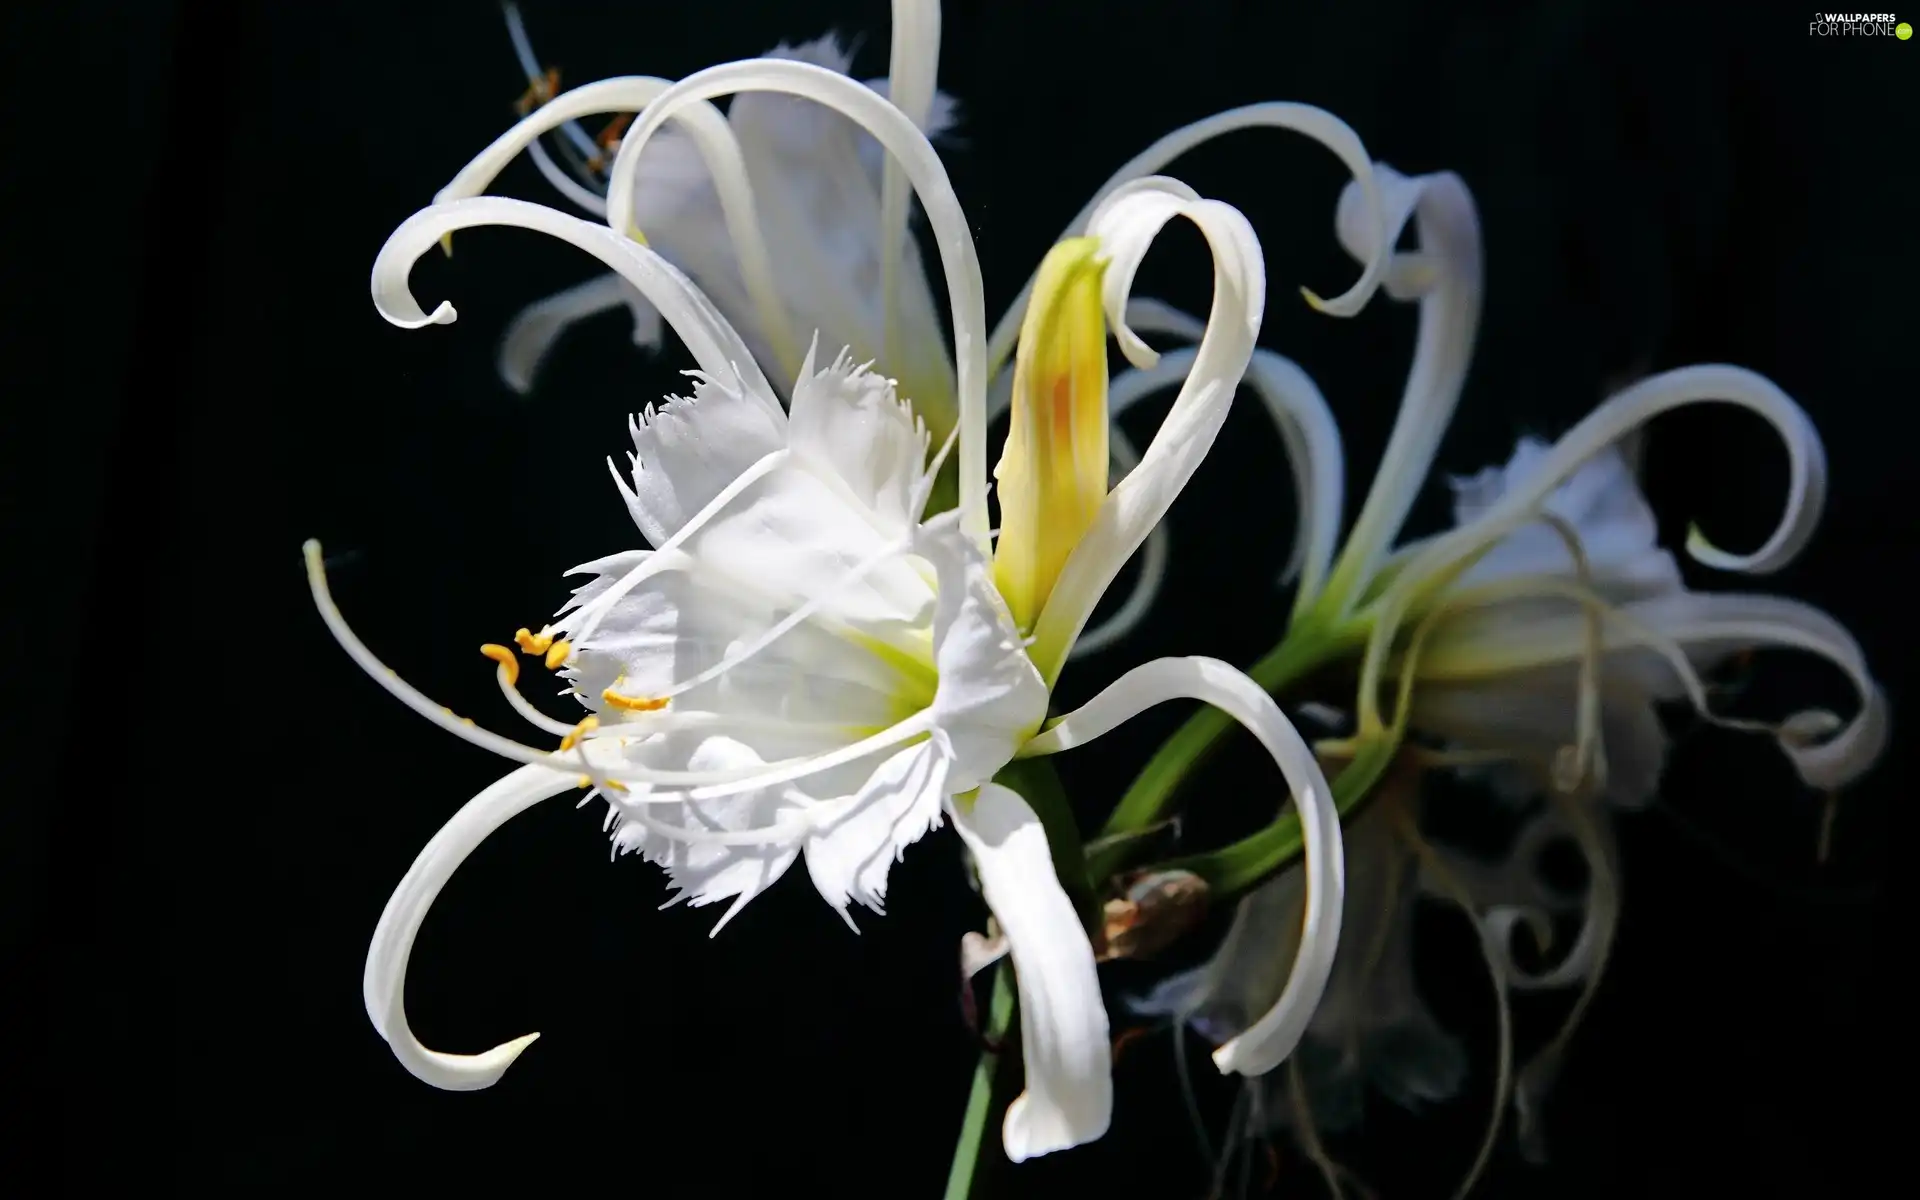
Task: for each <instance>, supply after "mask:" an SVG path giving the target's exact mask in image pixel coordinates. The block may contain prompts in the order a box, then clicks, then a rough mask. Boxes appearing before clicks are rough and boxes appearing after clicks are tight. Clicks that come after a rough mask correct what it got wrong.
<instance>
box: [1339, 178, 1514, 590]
mask: <svg viewBox="0 0 1920 1200" xmlns="http://www.w3.org/2000/svg"><path fill="white" fill-rule="evenodd" d="M1375 172H1376V175H1377V177H1378V180H1379V189H1380V195H1381V197H1382V204H1383V205H1384V212H1385V217H1386V219H1385V221H1384V222H1375V221H1373V220H1370V219H1367V217H1366V216H1365V215H1363V213H1364V214H1370V213H1371V212H1372V211H1373V209H1372V206H1371V202H1370V201H1369V200H1367V199H1366V198H1365V197H1364V193H1363V192H1362V191H1361V190H1360V189H1359V187H1358V186H1357V185H1355V184H1351V183H1350V184H1348V185H1347V189H1346V191H1345V192H1344V193H1343V194H1342V195H1341V197H1340V207H1339V214H1338V217H1337V219H1336V224H1337V226H1338V229H1339V233H1340V240H1341V242H1342V244H1343V245H1345V246H1346V248H1347V251H1348V253H1350V254H1352V255H1353V256H1354V257H1355V258H1356V259H1359V260H1360V261H1361V262H1368V263H1377V262H1379V261H1380V255H1381V253H1382V251H1383V250H1384V251H1387V252H1389V253H1390V254H1391V262H1392V263H1393V264H1394V267H1393V269H1391V270H1390V271H1389V273H1388V281H1389V286H1388V291H1389V294H1392V295H1394V296H1395V297H1396V298H1397V299H1413V298H1415V297H1418V299H1419V301H1420V334H1419V340H1418V342H1417V343H1416V345H1415V347H1414V352H1413V366H1412V368H1411V370H1410V371H1409V372H1408V374H1407V386H1406V390H1405V393H1404V395H1403V397H1402V399H1401V401H1400V415H1399V417H1398V418H1397V419H1396V420H1395V421H1394V426H1393V434H1392V436H1391V437H1390V438H1388V440H1387V448H1386V451H1385V453H1384V454H1382V456H1381V459H1380V467H1379V469H1378V471H1377V472H1375V474H1374V483H1373V487H1372V489H1371V490H1370V491H1369V492H1368V493H1367V500H1366V503H1365V504H1364V505H1362V506H1361V509H1360V515H1359V516H1358V517H1356V518H1355V519H1354V524H1353V530H1352V532H1351V533H1349V534H1348V536H1347V543H1346V546H1345V548H1344V549H1343V550H1342V551H1341V552H1340V559H1339V561H1338V563H1336V564H1335V566H1334V568H1333V573H1332V577H1331V578H1330V579H1329V580H1328V583H1327V590H1328V593H1329V594H1330V595H1331V596H1332V597H1333V598H1334V599H1335V600H1336V601H1337V602H1338V603H1339V604H1340V605H1342V606H1343V608H1351V607H1352V605H1353V604H1354V602H1355V601H1356V600H1357V599H1358V596H1357V593H1358V592H1359V590H1360V589H1361V588H1363V587H1364V586H1365V584H1366V581H1367V580H1369V579H1371V578H1372V577H1373V573H1374V571H1375V570H1377V569H1378V568H1379V565H1380V563H1381V560H1382V559H1383V558H1385V556H1386V554H1387V551H1388V549H1389V547H1390V545H1391V543H1392V541H1393V539H1394V537H1395V535H1397V534H1398V533H1399V532H1400V526H1401V525H1402V524H1403V523H1404V522H1405V521H1406V519H1407V512H1408V510H1409V509H1411V508H1412V507H1413V501H1414V498H1415V497H1416V496H1417V495H1419V492H1420V487H1421V485H1422V484H1423V483H1424V482H1425V481H1426V478H1427V471H1428V469H1429V468H1430V467H1431V466H1432V464H1433V456H1434V452H1435V451H1436V450H1437V449H1438V448H1439V445H1440V438H1441V436H1442V435H1443V434H1445V433H1446V430H1447V425H1448V423H1449V422H1451V421H1452V419H1453V410H1454V407H1455V406H1456V405H1457V404H1458V403H1459V400H1460V389H1461V387H1462V385H1463V384H1464V383H1465V382H1466V377H1467V365H1468V363H1469V361H1470V360H1471V358H1472V354H1473V339H1474V334H1475V332H1476V331H1477V330H1478V328H1479V324H1480V292H1481V272H1482V267H1481V253H1480V224H1479V218H1478V217H1477V216H1476V214H1475V212H1474V207H1473V196H1472V195H1471V194H1470V193H1469V192H1468V191H1467V186H1466V184H1465V183H1463V182H1462V181H1461V180H1460V177H1459V176H1457V175H1454V174H1453V173H1451V172H1443V173H1440V174H1436V175H1421V176H1416V177H1414V178H1408V177H1406V176H1404V175H1401V174H1400V173H1398V172H1397V171H1395V170H1393V168H1391V167H1389V166H1387V165H1386V164H1385V163H1376V164H1375ZM1409 219H1412V220H1413V221H1414V223H1415V228H1416V229H1417V230H1418V231H1419V235H1420V248H1419V250H1418V251H1414V252H1402V251H1398V250H1394V249H1393V247H1394V243H1395V242H1396V241H1397V240H1398V238H1399V236H1400V231H1401V229H1402V228H1403V227H1404V226H1405V224H1406V222H1407V221H1408V220H1409ZM1416 263H1417V265H1418V267H1419V269H1418V270H1414V269H1412V267H1413V265H1414V264H1416ZM1396 272H1397V275H1396Z"/></svg>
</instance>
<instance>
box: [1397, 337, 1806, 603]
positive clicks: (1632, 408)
mask: <svg viewBox="0 0 1920 1200" xmlns="http://www.w3.org/2000/svg"><path fill="white" fill-rule="evenodd" d="M1716 402H1717V403H1724V404H1733V405H1738V406H1739V407H1741V408H1745V409H1747V410H1748V411H1750V412H1754V413H1757V414H1759V415H1760V416H1762V417H1764V418H1766V420H1767V421H1768V422H1769V423H1771V424H1772V425H1773V427H1774V428H1775V429H1776V430H1778V431H1779V433H1780V437H1781V440H1782V441H1783V442H1785V444H1786V450H1787V471H1788V479H1787V503H1786V509H1785V511H1784V512H1782V513H1781V516H1780V521H1779V523H1778V524H1777V525H1776V526H1775V527H1774V530H1773V532H1772V533H1771V534H1769V535H1768V537H1767V540H1766V542H1765V543H1764V544H1763V545H1761V546H1760V548H1759V549H1757V550H1755V551H1753V552H1752V553H1750V554H1729V553H1727V552H1725V551H1722V550H1719V549H1717V548H1716V547H1714V546H1713V545H1711V544H1710V543H1708V542H1707V541H1706V539H1705V538H1704V537H1703V536H1701V535H1700V533H1699V532H1698V531H1697V530H1695V531H1693V532H1691V533H1690V535H1689V537H1688V540H1687V553H1688V554H1690V555H1691V556H1692V557H1693V558H1694V559H1695V561H1697V562H1701V563H1704V564H1705V565H1707V566H1710V567H1715V568H1718V569H1720V570H1727V571H1742V572H1746V573H1748V574H1754V575H1762V574H1769V573H1771V572H1774V571H1777V570H1779V569H1780V568H1782V567H1784V566H1786V565H1787V564H1788V563H1790V562H1792V561H1793V559H1794V558H1795V557H1796V556H1797V555H1798V554H1799V553H1800V551H1801V550H1802V549H1804V548H1805V547H1806V544H1807V542H1808V541H1809V540H1811V538H1812V537H1813V531H1814V529H1815V528H1816V527H1817V526H1818V525H1819V523H1820V514H1821V511H1822V509H1823V508H1824V507H1825V505H1826V496H1827V454H1826V448H1825V447H1824V446H1823V445H1822V444H1821V442H1820V435H1819V433H1818V432H1817V431H1816V430H1815V429H1814V427H1813V422H1812V421H1811V420H1809V419H1808V417H1807V414H1806V412H1805V411H1804V410H1803V409H1801V407H1800V406H1799V405H1798V404H1796V403H1795V402H1794V401H1793V398H1792V397H1790V396H1788V395H1787V394H1786V393H1785V392H1783V391H1781V390H1780V389H1779V388H1778V387H1776V386H1774V384H1773V382H1772V381H1771V380H1769V379H1767V378H1766V377H1765V376H1763V375H1756V374H1755V373H1754V372H1752V371H1749V370H1746V369H1745V368H1743V367H1733V366H1725V365H1720V364H1710V365H1705V366H1696V367H1681V368H1680V369H1678V370H1674V371H1667V372H1665V373H1664V374H1660V375H1655V376H1653V377H1651V378H1648V379H1643V380H1641V381H1640V382H1639V383H1637V384H1635V385H1634V386H1632V387H1630V388H1628V389H1627V390H1626V391H1624V392H1620V393H1619V394H1617V395H1615V396H1613V397H1612V398H1611V399H1609V400H1607V401H1606V403H1604V404H1602V405H1601V406H1600V407H1599V408H1596V409H1594V410H1593V412H1591V413H1589V414H1587V417H1586V419H1585V420H1583V421H1581V422H1580V423H1579V424H1578V425H1576V426H1574V427H1573V428H1572V429H1570V430H1568V431H1567V432H1566V433H1565V434H1564V435H1563V436H1562V437H1561V438H1560V440H1559V441H1557V442H1555V443H1554V444H1553V447H1552V449H1551V450H1550V451H1549V452H1548V453H1547V455H1546V457H1545V458H1544V459H1543V461H1542V462H1541V463H1540V464H1539V465H1538V466H1537V467H1535V468H1534V470H1533V471H1532V472H1530V473H1529V474H1528V476H1527V477H1526V478H1525V479H1523V480H1520V481H1518V482H1516V483H1515V484H1514V485H1513V486H1511V487H1509V488H1508V490H1507V491H1506V492H1505V493H1504V494H1502V495H1501V496H1500V498H1499V499H1498V500H1497V501H1495V502H1494V503H1493V504H1492V505H1490V506H1488V508H1487V510H1486V511H1485V512H1483V513H1481V514H1480V516H1479V518H1478V519H1477V520H1475V521H1473V522H1471V523H1469V524H1467V525H1463V526H1461V527H1460V528H1458V529H1455V530H1454V531H1453V532H1451V533H1449V534H1447V535H1446V536H1445V537H1442V538H1438V539H1435V541H1434V542H1433V544H1432V545H1430V546H1429V547H1428V548H1427V550H1426V551H1425V552H1423V553H1422V555H1421V556H1420V560H1419V561H1418V562H1417V563H1415V564H1410V565H1409V567H1408V569H1407V572H1406V574H1407V575H1408V576H1418V575H1420V574H1422V573H1423V572H1422V571H1421V567H1422V566H1430V565H1434V564H1437V563H1438V562H1440V561H1441V560H1443V559H1447V558H1450V557H1454V556H1457V555H1458V554H1460V553H1461V552H1462V551H1467V550H1471V549H1474V548H1478V547H1479V546H1483V545H1486V544H1488V543H1489V542H1492V541H1496V540H1498V539H1499V538H1501V537H1504V536H1506V535H1507V534H1508V533H1511V532H1512V531H1513V530H1514V529H1515V528H1517V527H1518V526H1520V525H1522V524H1525V523H1526V522H1527V521H1530V520H1532V518H1533V513H1534V511H1535V510H1536V509H1537V508H1538V507H1539V506H1540V504H1541V503H1542V502H1543V501H1545V500H1546V498H1547V497H1548V496H1549V495H1550V494H1551V493H1552V492H1553V490H1554V489H1555V488H1557V487H1559V486H1560V485H1561V484H1562V483H1564V482H1565V481H1566V480H1567V479H1568V477H1569V476H1571V475H1572V474H1573V473H1574V472H1575V471H1577V470H1579V468H1580V467H1581V466H1582V465H1583V464H1584V463H1586V462H1587V460H1589V459H1591V458H1592V457H1593V456H1594V455H1596V454H1598V453H1600V452H1601V451H1603V450H1605V449H1606V448H1607V447H1609V446H1612V445H1615V444H1616V443H1618V442H1620V441H1622V440H1623V439H1625V438H1627V437H1629V436H1630V435H1632V434H1634V433H1635V432H1637V431H1638V430H1639V428H1640V427H1641V426H1643V425H1645V424H1646V423H1647V422H1648V421H1651V420H1652V419H1653V418H1655V417H1657V416H1659V415H1660V414H1662V413H1665V412H1669V411H1671V410H1673V409H1676V408H1681V407H1684V406H1686V405H1689V404H1701V403H1716Z"/></svg>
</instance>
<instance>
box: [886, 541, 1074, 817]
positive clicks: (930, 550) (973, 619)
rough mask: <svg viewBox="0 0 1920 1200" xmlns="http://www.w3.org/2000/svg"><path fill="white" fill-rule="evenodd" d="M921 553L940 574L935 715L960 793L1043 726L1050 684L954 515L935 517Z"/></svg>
mask: <svg viewBox="0 0 1920 1200" xmlns="http://www.w3.org/2000/svg"><path fill="white" fill-rule="evenodd" d="M916 551H917V552H918V553H919V554H920V555H921V556H922V557H923V558H925V559H926V560H927V561H928V562H929V563H931V564H933V567H934V569H935V571H936V572H937V573H938V575H939V581H940V593H939V599H938V607H937V608H936V609H935V610H934V618H933V625H934V641H935V647H936V649H935V661H936V662H937V663H938V665H939V668H940V688H939V691H938V693H937V694H936V695H935V696H934V701H933V714H934V721H935V724H936V725H937V726H938V728H939V729H940V730H941V732H942V735H943V736H944V737H946V738H947V739H948V744H949V747H950V752H951V753H952V754H953V756H954V771H953V777H952V778H951V779H950V780H949V781H948V790H949V791H950V792H952V793H956V794H957V793H960V792H964V791H968V790H969V789H971V788H974V787H976V786H978V785H980V784H982V783H984V782H985V781H987V780H988V779H991V778H992V777H993V776H994V774H995V773H996V772H998V771H999V770H1000V768H1001V767H1004V766H1006V765H1007V763H1008V762H1009V761H1011V760H1012V758H1013V755H1014V752H1015V751H1016V750H1017V749H1019V747H1020V746H1022V745H1023V744H1025V743H1026V742H1027V740H1028V738H1030V737H1031V736H1032V734H1033V731H1034V730H1035V729H1037V728H1039V726H1040V722H1041V721H1042V720H1044V719H1045V718H1046V715H1047V684H1046V681H1045V680H1044V679H1042V678H1041V677H1040V672H1039V671H1038V670H1036V669H1035V668H1034V665H1033V660H1032V659H1031V658H1029V657H1028V656H1027V651H1026V646H1025V644H1024V643H1023V642H1022V641H1021V638H1020V634H1019V631H1018V630H1016V629H1015V628H1014V625H1013V618H1012V617H1011V616H1010V615H1008V613H1007V607H1006V602H1005V601H1003V600H1002V599H1001V598H1000V593H999V592H998V591H996V590H995V589H994V586H993V564H992V563H991V562H990V561H989V560H988V559H987V557H986V555H984V554H982V553H980V551H979V549H978V548H977V547H976V546H975V545H974V544H973V543H972V542H971V541H969V540H968V539H967V538H966V537H965V536H964V535H962V534H960V533H959V532H958V531H957V530H956V529H955V528H954V526H953V523H952V522H951V521H950V520H940V521H934V522H929V523H928V524H927V526H926V527H924V528H923V531H922V534H921V536H920V538H919V539H918V543H917V545H916Z"/></svg>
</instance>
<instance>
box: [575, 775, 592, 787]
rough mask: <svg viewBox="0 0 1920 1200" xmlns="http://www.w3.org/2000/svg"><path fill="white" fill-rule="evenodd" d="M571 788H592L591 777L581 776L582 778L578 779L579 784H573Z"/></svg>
mask: <svg viewBox="0 0 1920 1200" xmlns="http://www.w3.org/2000/svg"><path fill="white" fill-rule="evenodd" d="M573 786H575V787H592V786H593V776H591V775H582V776H581V777H580V782H579V783H576V784H574V785H573Z"/></svg>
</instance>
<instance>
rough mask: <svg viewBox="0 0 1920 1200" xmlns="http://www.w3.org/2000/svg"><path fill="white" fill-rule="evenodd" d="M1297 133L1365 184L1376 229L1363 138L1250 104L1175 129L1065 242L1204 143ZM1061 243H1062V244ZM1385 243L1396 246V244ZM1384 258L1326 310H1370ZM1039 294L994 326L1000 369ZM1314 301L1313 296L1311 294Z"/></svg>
mask: <svg viewBox="0 0 1920 1200" xmlns="http://www.w3.org/2000/svg"><path fill="white" fill-rule="evenodd" d="M1263 128H1264V129H1291V130H1293V131H1295V132H1297V133H1304V134H1306V135H1307V136H1308V137H1310V138H1312V139H1313V140H1314V141H1317V142H1319V143H1320V144H1321V145H1323V146H1325V147H1326V148H1327V149H1329V150H1331V151H1333V152H1334V153H1335V154H1336V155H1338V156H1339V158H1340V161H1341V162H1343V163H1345V164H1346V165H1347V169H1348V170H1349V171H1352V172H1353V176H1354V178H1355V179H1356V180H1357V181H1358V182H1359V185H1360V190H1361V194H1362V195H1363V196H1364V197H1365V198H1366V206H1367V207H1366V210H1365V211H1366V213H1367V214H1368V217H1369V219H1371V220H1372V221H1373V222H1374V223H1375V224H1378V223H1379V221H1380V215H1381V212H1382V209H1381V205H1380V195H1379V190H1378V188H1377V186H1376V185H1375V183H1374V178H1373V158H1372V156H1371V155H1369V154H1368V153H1367V148H1366V147H1365V146H1364V145H1362V144H1361V141H1360V136H1359V135H1358V134H1356V133H1354V131H1353V130H1352V129H1350V128H1348V126H1347V124H1346V122H1344V121H1342V120H1340V118H1338V117H1336V116H1334V115H1333V114H1332V113H1329V112H1326V111H1324V110H1322V109H1318V108H1314V107H1313V106H1312V105H1309V104H1287V103H1271V104H1250V105H1247V106H1246V107H1244V108H1234V109H1229V110H1227V111H1226V112H1223V113H1216V114H1214V115H1213V116H1211V117H1207V118H1206V119H1204V120H1200V121H1195V122H1194V123H1193V124H1191V125H1187V126H1184V127H1182V128H1180V129H1176V130H1174V131H1173V132H1172V133H1170V134H1168V135H1167V136H1165V137H1163V138H1161V139H1160V140H1159V141H1157V142H1155V143H1154V144H1153V145H1151V146H1149V147H1147V148H1146V149H1145V150H1143V151H1141V152H1140V153H1139V154H1137V155H1135V156H1134V157H1133V158H1132V159H1131V160H1129V161H1128V162H1127V164H1126V165H1125V166H1123V167H1121V168H1120V169H1119V170H1118V171H1115V172H1114V173H1113V176H1112V178H1110V179H1108V180H1107V182H1106V183H1104V184H1102V185H1100V190H1099V191H1097V192H1095V193H1094V194H1093V199H1091V200H1089V201H1087V206H1086V207H1085V208H1083V209H1081V210H1080V214H1079V215H1078V216H1076V217H1075V218H1074V219H1073V220H1072V221H1070V222H1068V224H1067V227H1066V229H1065V230H1064V231H1063V232H1062V233H1061V234H1060V237H1061V238H1070V237H1077V236H1079V235H1080V234H1082V233H1084V232H1086V230H1087V229H1088V226H1089V224H1090V222H1091V220H1092V218H1093V215H1094V213H1095V212H1096V211H1098V210H1099V209H1100V207H1101V206H1102V205H1103V204H1104V203H1106V202H1107V201H1108V200H1109V199H1111V198H1112V197H1113V195H1114V194H1115V193H1116V192H1117V191H1119V190H1120V189H1121V188H1124V187H1126V186H1127V185H1128V184H1131V183H1133V182H1135V181H1137V180H1139V179H1142V178H1144V177H1146V176H1149V175H1153V174H1156V173H1158V172H1159V171H1160V170H1162V169H1163V168H1165V167H1166V166H1167V164H1168V163H1171V162H1172V161H1173V160H1174V159H1176V158H1179V157H1180V156H1181V155H1182V154H1185V153H1186V152H1187V151H1189V150H1192V149H1193V148H1194V147H1196V146H1199V145H1201V144H1202V143H1205V142H1209V141H1212V140H1213V139H1214V138H1217V137H1220V136H1222V135H1224V134H1228V133H1232V132H1234V131H1235V130H1240V129H1263ZM1056 240H1058V239H1056ZM1385 244H1387V245H1391V244H1392V243H1391V241H1390V240H1386V241H1385ZM1386 266H1387V263H1386V259H1385V257H1384V256H1382V257H1380V258H1376V259H1375V260H1373V261H1372V262H1370V263H1368V264H1367V269H1366V271H1365V272H1364V273H1363V274H1362V275H1361V276H1360V278H1359V280H1358V281H1357V282H1355V283H1354V285H1353V286H1352V287H1350V288H1348V289H1347V290H1346V291H1345V292H1342V293H1341V294H1340V295H1338V296H1336V297H1334V298H1333V299H1331V300H1316V301H1315V302H1316V304H1317V306H1318V307H1319V309H1320V311H1322V312H1325V313H1331V314H1333V315H1334V316H1341V317H1350V316H1352V315H1353V314H1354V313H1357V312H1359V311H1360V310H1361V309H1362V308H1363V307H1365V306H1366V303H1367V301H1368V300H1369V299H1370V298H1371V297H1372V296H1373V291H1374V289H1375V288H1376V287H1378V286H1379V285H1380V281H1381V278H1382V276H1383V275H1384V273H1385V271H1386ZM1032 293H1033V280H1032V279H1031V278H1030V279H1028V280H1027V284H1026V286H1025V287H1023V288H1021V289H1020V294H1019V295H1018V296H1015V297H1014V298H1013V303H1012V304H1010V305H1008V306H1007V311H1006V314H1005V315H1004V316H1002V317H1001V318H1000V323H999V324H998V325H996V326H994V329H993V338H992V340H991V342H989V344H988V352H987V360H988V361H989V362H991V363H993V364H994V365H995V367H996V369H997V368H998V365H999V364H1000V363H1003V362H1005V361H1006V360H1007V356H1008V355H1009V354H1011V353H1012V352H1013V343H1014V340H1015V339H1016V338H1017V337H1018V335H1019V332H1020V318H1021V314H1023V313H1025V312H1026V311H1027V298H1028V297H1029V296H1030V295H1032ZM1308 295H1309V297H1311V296H1312V293H1308Z"/></svg>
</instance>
